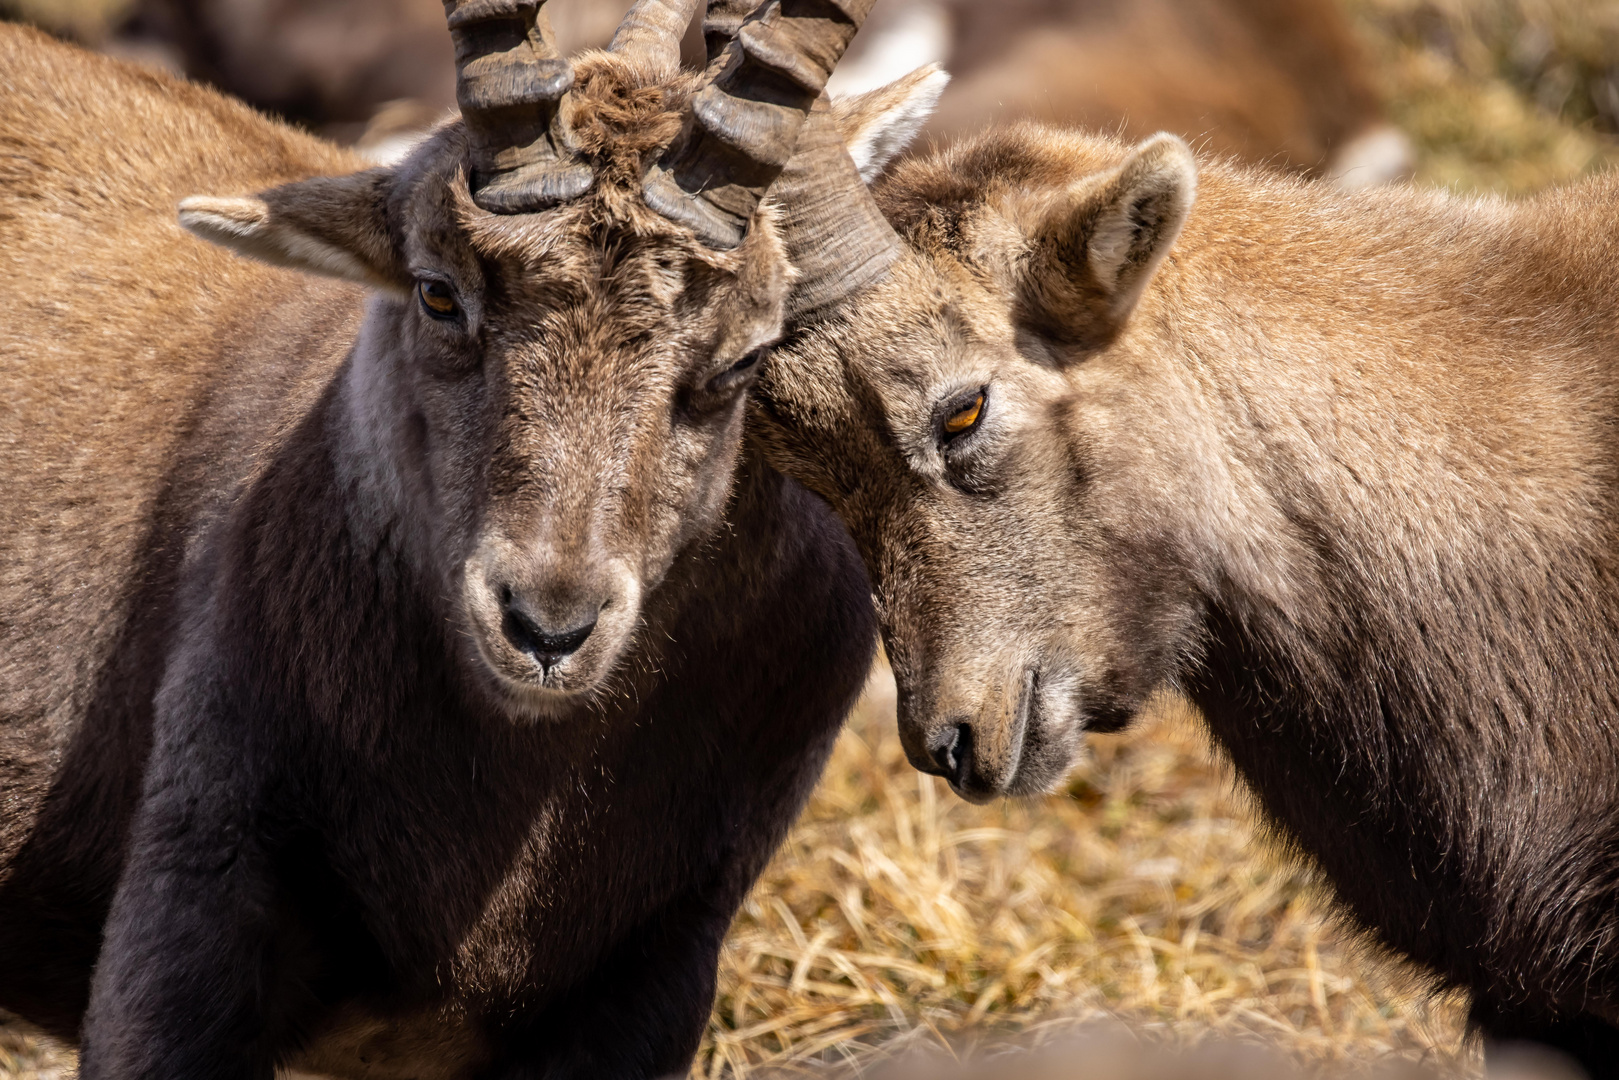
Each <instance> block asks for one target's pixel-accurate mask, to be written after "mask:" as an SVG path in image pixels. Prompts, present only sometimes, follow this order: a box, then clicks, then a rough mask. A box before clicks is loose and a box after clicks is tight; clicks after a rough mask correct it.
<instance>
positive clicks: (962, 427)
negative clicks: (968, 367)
mask: <svg viewBox="0 0 1619 1080" xmlns="http://www.w3.org/2000/svg"><path fill="white" fill-rule="evenodd" d="M983 415H984V392H983V391H982V390H980V391H979V392H978V393H977V394H976V395H975V396H974V397H973V399H972V400H971V401H969V402H967V403H966V404H965V405H963V406H962V407H961V408H959V409H957V410H956V411H955V412H953V413H951V414H950V415H948V416H946V417H945V418H944V434H945V437H946V438H954V437H955V436H957V435H963V434H965V433H967V432H969V431H971V430H972V429H973V428H975V427H977V426H978V419H979V417H981V416H983Z"/></svg>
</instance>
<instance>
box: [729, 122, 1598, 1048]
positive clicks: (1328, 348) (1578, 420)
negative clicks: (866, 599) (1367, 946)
mask: <svg viewBox="0 0 1619 1080" xmlns="http://www.w3.org/2000/svg"><path fill="white" fill-rule="evenodd" d="M1194 187H1195V188H1196V195H1195V199H1196V208H1195V209H1193V202H1194ZM853 197H854V196H851V198H853ZM876 198H877V201H878V202H879V203H880V205H881V208H882V210H883V211H884V212H885V214H886V216H887V218H888V220H889V221H890V222H891V223H892V225H893V228H894V230H895V231H894V234H893V235H892V236H891V238H890V243H891V246H892V247H893V249H894V250H895V252H896V256H895V258H896V262H895V265H894V267H893V269H892V271H891V272H890V274H889V275H888V276H887V278H886V279H885V280H883V281H882V282H881V283H879V284H877V285H875V286H874V287H873V288H871V289H870V290H868V291H867V292H866V293H864V294H863V295H862V296H860V297H858V298H857V299H855V300H852V301H850V302H848V303H845V304H844V305H842V306H841V307H840V308H839V309H838V310H837V311H836V313H834V314H832V315H830V316H828V317H826V318H823V319H820V320H818V321H815V322H813V323H812V324H811V325H809V326H807V327H805V328H803V329H802V330H800V331H799V332H797V333H796V335H795V336H794V337H793V338H792V339H791V340H790V342H789V344H788V346H787V347H785V348H783V349H782V350H781V351H780V352H779V353H777V354H776V355H775V356H773V357H772V358H771V360H770V362H769V364H768V365H767V368H766V372H765V375H764V378H763V381H762V383H761V385H760V388H759V390H758V397H757V406H756V408H755V410H754V415H753V419H754V420H755V421H757V423H756V424H754V427H753V430H754V431H755V432H756V433H757V435H758V437H759V438H760V439H761V440H763V442H764V444H766V445H767V446H768V447H769V451H768V454H769V458H770V460H771V461H772V462H773V463H775V464H776V465H778V467H781V468H784V469H786V470H787V471H789V472H790V473H791V474H793V475H795V476H796V477H797V478H798V479H800V480H801V481H802V482H804V483H805V484H806V485H807V486H809V487H810V488H812V489H813V490H816V491H818V492H820V493H821V494H822V495H824V496H825V497H826V498H827V499H828V500H830V501H831V503H832V505H833V506H834V508H835V509H836V510H837V511H838V512H839V514H840V515H841V516H842V517H843V518H844V520H845V522H846V523H847V524H848V525H849V526H850V528H851V530H852V532H853V534H854V536H855V539H856V542H857V543H858V544H859V546H860V548H861V550H862V553H863V555H864V557H865V560H866V566H867V570H868V571H869V573H870V574H871V576H872V581H873V587H874V591H875V594H876V597H877V601H878V604H879V617H880V619H881V622H882V625H883V631H884V636H885V641H886V644H887V647H888V651H889V656H890V658H891V660H892V663H893V668H894V673H895V676H896V678H897V680H898V685H899V722H900V729H901V734H902V736H903V738H904V742H905V746H906V749H907V752H908V754H909V756H910V759H911V761H912V762H913V763H914V764H915V765H916V766H917V767H918V768H921V769H924V770H926V771H929V772H933V773H937V774H939V775H942V776H945V777H948V778H949V780H950V783H951V784H952V786H953V787H954V788H955V789H956V790H957V791H958V792H960V793H961V794H963V795H965V796H967V797H969V798H973V799H980V800H981V799H991V798H995V797H999V796H1003V795H1025V794H1035V793H1038V792H1043V791H1049V790H1051V789H1052V788H1054V787H1055V786H1057V785H1059V784H1060V783H1061V782H1062V779H1063V777H1064V776H1065V774H1066V773H1067V771H1068V769H1069V767H1070V765H1071V764H1072V762H1073V760H1074V757H1075V755H1076V753H1078V750H1079V746H1080V741H1081V737H1082V735H1083V733H1084V732H1085V731H1086V730H1109V729H1113V728H1116V727H1118V726H1119V725H1121V724H1124V723H1127V722H1128V721H1129V720H1130V719H1131V717H1133V716H1134V715H1135V714H1136V713H1137V711H1138V710H1139V709H1141V707H1142V705H1143V703H1144V702H1146V701H1147V700H1148V697H1149V695H1151V694H1153V693H1154V692H1155V691H1157V690H1159V689H1162V688H1165V687H1169V688H1176V689H1179V690H1180V691H1182V692H1184V693H1186V694H1187V695H1189V696H1190V697H1191V698H1192V699H1193V700H1194V701H1195V702H1196V703H1197V705H1198V706H1199V707H1200V708H1201V710H1202V712H1203V715H1204V716H1205V717H1206V718H1207V722H1208V725H1209V729H1210V731H1211V733H1212V735H1213V736H1214V739H1215V740H1216V741H1217V742H1218V743H1219V745H1220V746H1222V747H1223V748H1224V750H1225V752H1226V753H1228V754H1229V755H1230V758H1231V760H1232V762H1233V763H1234V764H1235V766H1236V768H1237V770H1238V772H1239V773H1240V774H1241V776H1242V777H1243V778H1244V780H1246V781H1247V783H1248V784H1249V786H1250V787H1251V788H1252V790H1253V792H1254V793H1255V795H1256V796H1257V800H1258V804H1259V806H1260V807H1261V808H1262V810H1263V811H1264V813H1265V814H1266V815H1267V817H1268V818H1269V819H1270V821H1271V822H1273V823H1274V824H1275V825H1276V826H1277V827H1278V830H1279V832H1280V833H1281V834H1282V835H1284V836H1286V837H1287V838H1288V839H1289V840H1290V841H1291V843H1293V844H1295V845H1296V846H1297V848H1298V849H1300V850H1302V851H1303V852H1305V853H1307V854H1308V856H1310V857H1311V858H1313V859H1314V860H1315V861H1316V862H1317V863H1318V864H1319V865H1320V867H1321V869H1322V870H1323V871H1324V872H1325V874H1326V876H1327V878H1328V879H1329V880H1330V881H1331V883H1332V884H1333V886H1334V887H1335V889H1336V895H1337V897H1338V899H1339V901H1340V902H1341V904H1342V906H1343V908H1344V909H1345V910H1346V911H1347V912H1348V913H1349V915H1350V916H1351V917H1352V918H1353V919H1354V921H1355V922H1357V923H1358V924H1360V925H1361V926H1363V927H1366V928H1368V929H1370V930H1371V931H1372V932H1373V933H1374V934H1375V935H1376V936H1377V938H1378V939H1380V940H1381V941H1382V942H1385V943H1387V944H1388V945H1390V946H1393V947H1394V948H1396V949H1399V950H1401V951H1403V952H1404V953H1405V954H1406V955H1408V956H1410V957H1413V958H1414V959H1416V960H1417V961H1419V962H1420V963H1421V964H1423V965H1425V966H1426V967H1427V968H1428V969H1429V970H1430V971H1432V972H1433V973H1435V975H1436V976H1437V977H1438V978H1439V979H1440V980H1441V981H1442V982H1444V983H1446V984H1449V985H1452V986H1458V987H1464V988H1466V989H1467V990H1469V991H1470V992H1471V994H1472V1000H1473V1006H1472V1010H1473V1011H1472V1016H1473V1018H1474V1021H1475V1022H1476V1024H1477V1025H1478V1026H1479V1027H1481V1028H1482V1030H1483V1031H1484V1032H1485V1033H1486V1035H1488V1036H1490V1037H1492V1038H1497V1039H1514V1038H1530V1039H1536V1040H1540V1041H1543V1042H1546V1043H1549V1044H1552V1045H1555V1046H1558V1047H1561V1048H1563V1049H1565V1050H1567V1051H1570V1052H1572V1053H1573V1054H1575V1055H1576V1056H1577V1057H1578V1058H1579V1059H1580V1061H1581V1062H1582V1063H1583V1064H1584V1066H1585V1067H1586V1068H1587V1069H1588V1070H1589V1071H1590V1072H1591V1073H1592V1074H1593V1076H1598V1077H1601V1076H1608V1077H1611V1076H1615V1075H1619V1028H1616V1027H1615V1024H1616V1023H1619V175H1614V174H1611V173H1610V174H1608V175H1604V176H1598V177H1594V178H1592V179H1589V180H1587V181H1584V182H1583V183H1581V184H1579V185H1577V186H1573V187H1570V188H1568V189H1565V190H1558V191H1552V192H1548V193H1546V194H1545V195H1542V196H1540V197H1538V198H1535V199H1532V200H1528V201H1525V202H1522V203H1507V202H1502V201H1499V200H1493V199H1461V198H1455V197H1451V196H1448V195H1445V194H1442V193H1438V192H1432V191H1421V190H1415V189H1406V190H1384V191H1378V192H1376V193H1371V194H1364V195H1359V196H1348V195H1344V194H1340V193H1336V192H1334V191H1332V190H1331V189H1330V188H1328V187H1326V186H1324V185H1318V184H1309V183H1303V182H1298V181H1292V180H1286V179H1279V178H1276V177H1273V176H1265V175H1262V174H1259V173H1255V172H1247V171H1243V170H1240V169H1234V168H1231V167H1227V166H1221V165H1216V164H1211V165H1209V166H1208V167H1206V168H1205V169H1204V170H1203V171H1202V173H1201V176H1199V172H1198V169H1197V168H1196V166H1195V164H1194V160H1193V157H1192V155H1191V154H1190V153H1189V152H1188V150H1187V149H1186V147H1185V145H1184V144H1182V143H1181V142H1180V141H1179V140H1177V139H1174V138H1170V137H1167V136H1164V137H1158V138H1155V139H1151V140H1148V141H1147V142H1145V143H1143V144H1141V145H1138V146H1134V147H1131V146H1126V145H1124V144H1122V143H1119V142H1117V141H1113V140H1109V139H1107V138H1100V137H1090V136H1085V135H1080V134H1074V133H1069V132H1063V131H1057V130H1052V129H1043V128H1037V127H1020V128H1015V129H1012V130H1007V131H1000V132H994V133H990V134H987V135H984V136H982V137H979V138H976V139H973V140H969V141H967V142H965V143H963V144H960V145H957V146H955V147H953V148H951V149H949V150H946V151H943V152H940V153H936V154H934V155H932V156H930V157H927V158H925V159H919V160H914V161H911V162H908V163H906V164H904V165H902V166H900V167H899V168H898V169H897V170H896V171H895V173H894V174H893V175H892V176H890V177H889V178H887V179H885V180H884V181H882V182H881V184H879V185H878V187H877V189H876ZM1177 237H1178V239H1177Z"/></svg>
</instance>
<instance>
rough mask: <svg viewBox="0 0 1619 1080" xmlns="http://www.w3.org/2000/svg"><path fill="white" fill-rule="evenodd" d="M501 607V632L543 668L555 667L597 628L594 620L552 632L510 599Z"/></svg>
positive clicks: (575, 650)
mask: <svg viewBox="0 0 1619 1080" xmlns="http://www.w3.org/2000/svg"><path fill="white" fill-rule="evenodd" d="M502 607H503V608H504V611H503V613H502V616H501V629H502V630H503V631H504V632H505V634H506V638H507V640H509V641H510V642H511V643H512V645H513V646H515V647H516V648H518V649H521V650H522V651H523V652H526V653H528V654H529V655H530V656H532V657H534V659H536V660H538V661H539V662H540V666H541V667H546V668H549V667H552V666H554V665H556V664H558V663H560V662H561V661H562V660H563V659H564V658H566V657H568V656H571V655H572V654H573V653H575V652H577V651H578V650H579V646H581V645H583V644H584V643H585V639H586V638H588V637H589V636H590V632H591V631H592V630H594V629H596V620H595V619H594V618H592V619H591V620H590V621H589V622H587V623H584V624H582V625H580V626H576V627H574V628H573V629H571V630H563V631H560V632H558V633H551V632H549V631H547V630H545V629H543V628H542V627H541V626H540V625H539V624H538V623H536V622H535V621H534V620H533V619H532V618H530V617H529V615H528V613H527V612H525V611H524V610H523V609H522V608H520V607H518V606H517V605H516V604H513V603H511V602H510V601H509V600H508V601H507V602H506V603H505V604H503V605H502Z"/></svg>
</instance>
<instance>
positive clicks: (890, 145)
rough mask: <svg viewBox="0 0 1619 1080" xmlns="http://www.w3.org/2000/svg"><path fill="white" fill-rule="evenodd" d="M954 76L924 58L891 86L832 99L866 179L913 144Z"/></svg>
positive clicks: (839, 125)
mask: <svg viewBox="0 0 1619 1080" xmlns="http://www.w3.org/2000/svg"><path fill="white" fill-rule="evenodd" d="M949 82H950V76H949V75H948V74H947V73H946V72H945V70H944V68H942V67H940V66H939V65H938V64H924V65H923V66H922V67H919V68H917V69H916V70H915V71H913V72H911V73H910V74H909V75H902V76H901V77H899V78H898V79H895V80H894V81H893V82H891V83H889V84H888V85H886V86H879V87H878V88H877V89H875V90H868V91H866V92H865V93H863V94H855V95H853V96H851V97H836V98H833V99H832V122H833V124H835V125H836V126H837V129H838V134H839V135H841V136H843V142H844V144H845V145H846V146H848V148H849V156H850V157H852V158H853V159H854V163H855V168H857V169H859V170H860V178H861V179H862V180H864V181H865V182H866V183H868V184H869V183H871V182H872V181H873V180H875V179H876V178H877V176H878V175H879V174H881V173H882V171H883V169H884V168H886V167H887V165H888V163H889V162H890V161H892V160H894V159H895V158H896V157H898V156H899V155H900V154H901V153H903V152H904V151H905V148H906V147H908V146H910V145H911V140H913V139H915V138H916V134H917V132H919V131H921V130H922V125H924V124H926V123H927V122H928V117H930V116H932V115H933V108H934V106H936V105H938V104H939V95H940V94H942V93H944V88H945V86H946V85H948V84H949Z"/></svg>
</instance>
